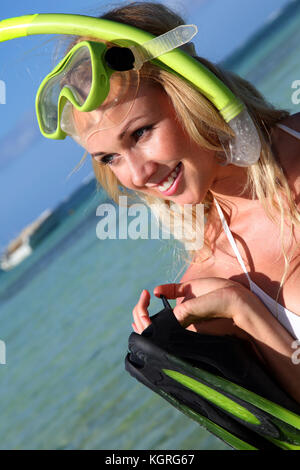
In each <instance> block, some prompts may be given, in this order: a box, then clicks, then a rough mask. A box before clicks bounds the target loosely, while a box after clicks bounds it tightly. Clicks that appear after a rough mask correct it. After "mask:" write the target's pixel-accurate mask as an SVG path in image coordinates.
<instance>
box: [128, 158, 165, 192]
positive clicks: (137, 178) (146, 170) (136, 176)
mask: <svg viewBox="0 0 300 470" xmlns="http://www.w3.org/2000/svg"><path fill="white" fill-rule="evenodd" d="M126 157H127V158H126V159H127V164H128V168H129V171H130V175H131V181H132V183H133V184H134V186H136V187H143V186H145V184H146V183H147V181H148V180H149V179H150V178H151V176H152V175H153V174H154V173H155V172H156V170H157V166H158V164H157V163H156V162H154V161H153V160H152V159H149V158H147V157H146V156H144V155H142V154H141V153H138V154H137V153H136V152H134V151H133V152H128V153H127V155H126Z"/></svg>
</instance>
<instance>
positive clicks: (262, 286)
mask: <svg viewBox="0 0 300 470" xmlns="http://www.w3.org/2000/svg"><path fill="white" fill-rule="evenodd" d="M102 18H105V19H109V20H113V21H118V22H121V23H126V24H130V25H133V26H136V27H138V28H140V29H143V30H146V31H148V32H151V33H152V34H154V35H161V34H163V33H165V32H166V31H169V30H171V29H172V28H174V27H176V26H178V25H179V24H183V21H182V20H181V18H179V17H178V16H177V15H176V14H174V13H173V12H171V11H170V10H168V9H167V8H166V7H164V6H162V5H159V4H152V3H131V4H130V5H128V6H125V7H122V8H119V9H116V10H113V11H111V12H110V13H107V14H106V15H104V16H102ZM82 39H83V38H80V39H78V41H81V40H82ZM78 41H77V42H78ZM73 45H74V43H72V44H71V46H73ZM184 48H185V50H186V52H188V53H189V54H190V55H193V56H195V51H194V48H193V46H192V45H191V44H189V45H186V46H184ZM198 60H199V61H201V62H202V63H203V64H204V65H206V66H207V67H208V68H209V69H210V70H212V71H213V72H214V73H215V75H217V76H218V77H219V78H220V79H221V80H222V81H223V82H224V83H225V84H226V85H227V86H228V87H229V88H230V89H231V90H232V91H233V92H234V93H235V95H236V96H237V97H239V98H240V99H241V100H242V101H243V102H244V103H245V104H246V106H247V109H248V111H249V113H250V114H251V116H252V119H253V121H254V122H255V124H256V127H257V129H258V132H259V135H260V140H261V144H262V150H261V154H260V158H259V161H258V162H257V163H256V164H254V165H251V166H248V167H241V166H236V165H233V164H226V154H225V152H224V148H223V146H222V145H221V144H220V139H221V136H222V138H223V139H225V140H226V139H227V140H228V139H229V138H230V137H231V136H232V133H231V130H230V129H229V127H228V126H227V124H226V123H225V121H224V120H223V118H222V117H221V116H220V114H219V113H218V112H217V111H216V109H215V108H214V107H213V105H212V104H211V103H209V102H208V101H207V100H206V99H205V98H204V97H203V96H202V95H201V94H200V93H199V92H198V91H197V90H195V88H193V87H192V86H191V85H190V84H188V83H187V82H185V81H184V80H183V79H182V78H179V77H177V76H176V75H174V74H172V73H170V72H168V71H166V70H162V69H161V68H159V67H157V66H155V65H153V64H151V63H147V64H145V65H144V66H143V68H142V69H141V71H140V86H139V90H138V94H137V95H136V96H134V97H131V98H130V99H129V101H130V102H131V104H130V113H129V115H128V116H127V117H126V120H125V121H124V122H125V123H126V126H125V129H124V122H122V124H118V125H116V126H113V127H111V126H107V127H105V126H104V128H103V127H102V130H101V131H99V132H93V133H91V134H89V136H88V138H85V144H84V146H85V148H86V150H87V151H88V152H89V153H91V155H92V161H93V167H94V171H95V174H96V177H97V179H98V181H99V182H100V183H101V184H102V186H104V188H105V189H106V190H107V191H108V193H109V194H110V195H111V196H112V197H113V198H114V199H117V195H118V187H119V186H121V187H125V188H129V189H131V190H133V191H135V192H137V193H138V194H139V195H140V196H141V197H142V198H143V200H144V201H146V202H147V203H148V204H153V202H155V201H157V200H160V201H164V209H165V210H166V211H168V210H169V207H170V203H173V204H176V205H178V206H180V207H182V206H183V205H185V204H193V205H196V204H199V203H202V204H204V206H205V213H206V224H205V244H204V247H203V248H202V249H201V250H198V251H197V252H195V253H193V260H192V262H191V263H190V265H189V266H188V268H187V270H186V272H185V274H184V276H183V278H182V279H181V283H179V284H170V285H162V286H157V287H156V288H155V290H154V294H155V295H157V296H159V295H161V294H164V295H165V296H166V297H167V298H174V299H175V298H176V299H177V305H176V307H175V309H174V313H175V315H176V317H177V319H178V320H179V322H180V323H181V324H182V326H183V327H185V328H189V329H192V330H194V331H199V332H203V333H208V334H209V333H211V334H222V335H223V334H233V335H236V336H240V337H242V338H246V339H247V340H249V341H250V342H251V343H252V345H253V346H254V348H255V350H256V352H257V354H258V355H259V356H260V358H261V360H262V361H264V362H265V363H266V364H267V365H268V367H269V368H270V370H271V371H272V373H273V374H274V375H275V376H276V377H277V379H278V380H279V381H280V382H281V384H282V386H283V387H284V388H285V389H286V390H287V391H288V392H289V393H290V395H291V396H292V397H293V398H294V399H296V400H297V401H300V388H299V387H298V386H297V385H298V383H300V366H299V365H298V364H297V362H298V361H293V360H292V357H293V353H294V352H295V349H294V348H295V345H296V346H297V343H295V339H300V300H299V296H298V290H297V286H298V285H299V283H300V268H299V266H298V258H299V254H300V251H299V240H300V213H299V194H300V176H299V175H300V159H299V154H300V113H299V114H296V115H293V116H291V115H289V113H288V112H286V111H283V110H275V109H273V108H272V107H271V106H270V105H269V104H268V103H266V102H265V101H264V99H263V98H262V97H261V95H260V94H259V93H258V92H257V91H256V90H255V89H254V88H253V87H252V86H251V85H250V84H249V83H247V82H246V81H244V80H242V79H240V78H238V77H236V76H233V75H232V74H229V73H225V72H222V71H220V70H219V69H217V68H216V67H214V66H213V65H212V64H210V63H209V62H208V61H206V60H204V59H200V58H198ZM158 104H159V105H158ZM115 112H116V113H118V110H117V107H116V108H115ZM113 113H114V109H113V107H112V110H111V115H110V119H111V120H112V121H113V120H114V114H113ZM87 114H89V113H80V112H79V111H76V110H74V118H75V121H76V126H77V130H79V131H78V132H79V134H80V133H81V132H82V134H83V133H84V132H85V128H86V115H87ZM129 118H130V119H129ZM279 123H280V124H279ZM291 129H292V130H294V131H296V133H295V132H294V134H293V132H292V131H291ZM297 133H298V134H297ZM292 134H293V135H292ZM295 135H296V136H295ZM297 136H298V137H297ZM149 302H150V294H149V292H148V291H146V290H144V291H143V292H142V294H141V296H140V299H139V301H138V303H137V304H136V306H135V307H134V309H133V317H134V323H133V328H134V330H135V331H136V332H138V333H141V332H142V331H143V330H144V329H145V328H146V327H147V326H148V325H149V324H150V322H151V320H150V319H149V314H148V310H147V308H148V306H149ZM298 335H299V336H298Z"/></svg>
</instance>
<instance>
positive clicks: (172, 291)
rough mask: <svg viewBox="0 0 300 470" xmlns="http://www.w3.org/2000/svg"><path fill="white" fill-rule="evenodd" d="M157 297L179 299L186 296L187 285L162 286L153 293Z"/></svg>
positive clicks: (157, 287)
mask: <svg viewBox="0 0 300 470" xmlns="http://www.w3.org/2000/svg"><path fill="white" fill-rule="evenodd" d="M153 293H154V295H155V296H156V297H160V296H161V295H164V296H165V297H167V299H177V297H184V296H185V284H162V285H160V286H156V287H155V288H154V291H153Z"/></svg>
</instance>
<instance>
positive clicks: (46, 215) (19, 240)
mask: <svg viewBox="0 0 300 470" xmlns="http://www.w3.org/2000/svg"><path fill="white" fill-rule="evenodd" d="M51 214H52V211H51V210H50V209H46V210H45V211H43V212H42V213H41V214H40V215H39V217H38V218H37V219H36V220H34V221H33V222H32V223H31V224H29V225H27V226H26V227H24V228H23V230H22V231H21V232H20V234H19V235H18V236H17V237H16V238H14V239H13V240H12V241H11V242H10V243H9V244H8V246H7V248H6V250H5V251H4V253H3V254H2V256H1V261H0V267H1V269H2V270H3V271H9V270H10V269H12V268H14V267H15V266H17V265H18V264H20V263H21V262H22V261H23V260H24V259H26V258H27V257H28V256H30V255H31V253H32V251H33V249H34V246H32V237H34V235H35V234H36V233H38V232H39V230H40V229H41V227H43V226H45V222H46V221H47V220H50V219H51V217H50V216H51ZM49 229H50V227H48V231H49Z"/></svg>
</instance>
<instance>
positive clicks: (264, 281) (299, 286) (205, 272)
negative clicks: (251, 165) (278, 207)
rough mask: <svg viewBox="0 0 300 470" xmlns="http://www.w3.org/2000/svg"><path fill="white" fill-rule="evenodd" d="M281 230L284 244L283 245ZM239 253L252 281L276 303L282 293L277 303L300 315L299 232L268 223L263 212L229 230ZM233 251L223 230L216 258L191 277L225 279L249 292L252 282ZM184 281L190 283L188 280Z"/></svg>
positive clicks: (194, 269) (218, 241) (215, 254)
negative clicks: (242, 286)
mask: <svg viewBox="0 0 300 470" xmlns="http://www.w3.org/2000/svg"><path fill="white" fill-rule="evenodd" d="M281 230H282V235H283V238H282V241H281ZM230 231H231V234H232V236H233V238H234V241H235V245H236V249H237V250H238V252H239V254H240V256H241V258H242V263H243V265H244V267H245V270H246V272H247V273H248V275H249V277H250V279H251V280H252V281H253V282H255V283H256V284H257V285H258V286H259V287H260V288H261V289H263V290H264V291H265V292H266V293H267V294H268V295H269V296H270V297H272V298H273V299H274V300H275V299H276V297H277V294H278V291H279V290H280V293H279V297H278V302H279V303H280V304H281V305H283V306H284V307H286V308H287V309H288V310H290V311H292V312H294V313H296V314H298V315H300V300H299V299H300V297H299V293H300V292H299V291H300V248H299V246H300V231H299V230H296V231H295V230H293V231H292V232H291V231H290V228H289V227H288V226H287V225H285V226H284V227H282V228H281V226H280V223H274V222H272V221H271V220H269V219H268V218H267V217H266V216H265V214H264V213H263V212H262V213H261V214H260V213H258V212H257V213H256V216H255V217H251V218H250V217H248V218H247V219H244V220H240V221H239V223H238V224H236V225H233V226H232V227H231V226H230ZM282 243H283V246H284V247H285V252H286V255H287V258H288V260H289V268H288V273H287V276H286V278H285V281H284V285H283V287H282V289H280V283H281V280H282V277H283V275H284V272H285V257H284V255H283V252H282ZM242 263H240V262H239V260H238V258H237V255H236V253H235V252H234V249H233V247H232V245H231V243H230V241H229V240H228V237H227V235H226V233H225V231H224V230H223V229H222V232H221V234H220V236H219V237H218V239H217V242H216V244H215V246H214V249H213V255H212V256H211V257H210V258H209V259H208V260H206V261H204V262H202V263H201V265H200V266H201V267H200V266H198V274H197V265H194V267H192V268H191V269H192V270H193V271H194V272H192V271H190V272H189V274H188V273H187V274H188V276H191V275H192V276H193V278H195V277H223V278H226V279H232V280H233V281H236V282H240V283H242V284H243V285H245V287H247V288H249V280H248V277H247V275H246V273H245V272H244V269H243V266H242ZM185 280H188V279H187V278H185Z"/></svg>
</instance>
